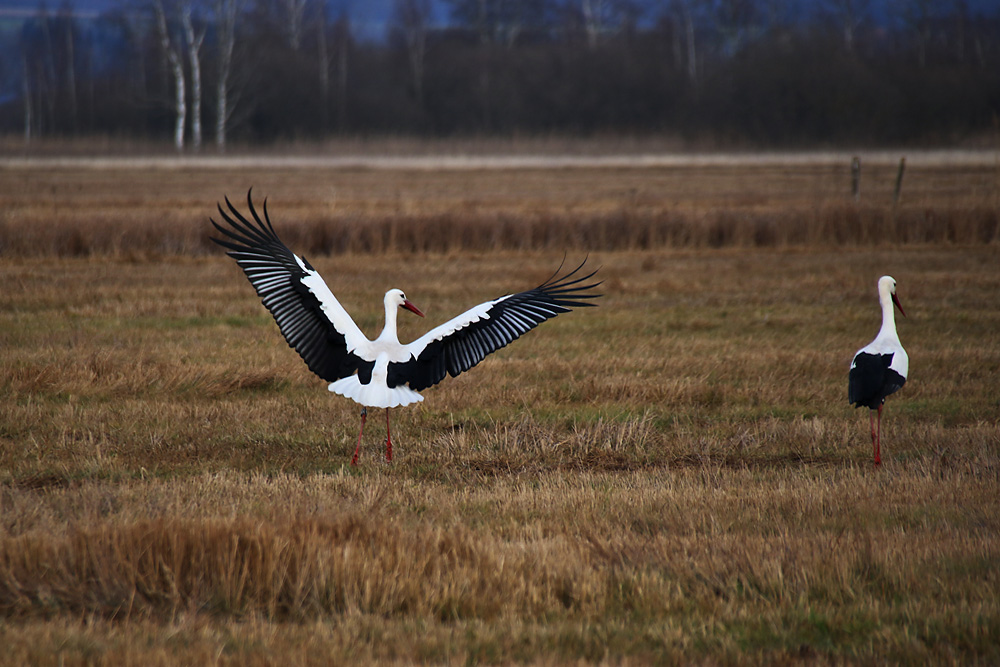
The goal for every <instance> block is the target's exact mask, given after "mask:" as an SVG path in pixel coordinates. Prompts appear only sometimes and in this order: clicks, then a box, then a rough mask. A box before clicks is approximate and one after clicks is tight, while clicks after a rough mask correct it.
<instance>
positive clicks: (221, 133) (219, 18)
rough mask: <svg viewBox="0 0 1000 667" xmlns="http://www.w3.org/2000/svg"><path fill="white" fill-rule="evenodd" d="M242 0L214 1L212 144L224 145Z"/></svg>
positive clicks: (223, 148)
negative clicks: (215, 60)
mask: <svg viewBox="0 0 1000 667" xmlns="http://www.w3.org/2000/svg"><path fill="white" fill-rule="evenodd" d="M244 4H245V0H215V2H214V5H213V7H214V13H215V17H214V18H215V29H216V31H217V41H218V45H217V48H218V74H217V78H216V81H215V145H216V147H217V148H218V149H219V150H220V151H223V150H225V148H226V133H227V131H228V128H229V119H230V116H231V115H232V109H231V106H230V103H229V76H230V73H231V72H232V68H233V49H234V47H235V45H236V22H237V20H238V18H239V16H240V12H241V11H243V7H244Z"/></svg>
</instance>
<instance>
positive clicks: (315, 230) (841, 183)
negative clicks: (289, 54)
mask: <svg viewBox="0 0 1000 667" xmlns="http://www.w3.org/2000/svg"><path fill="white" fill-rule="evenodd" d="M111 164H112V166H109V167H108V168H102V169H86V168H80V167H59V166H54V167H49V168H44V167H38V168H22V169H16V168H7V169H5V170H3V171H0V177H2V178H3V179H4V181H5V182H6V185H7V187H5V188H4V189H3V191H0V252H2V253H3V254H4V255H5V256H7V257H18V256H24V257H35V256H52V255H54V256H60V257H79V256H92V255H99V256H114V257H150V256H153V257H161V256H164V255H176V254H182V255H188V254H204V253H214V250H215V248H214V246H212V245H211V243H209V241H208V236H209V229H210V228H209V227H208V226H207V225H205V224H203V223H204V222H205V219H206V218H207V217H208V216H209V215H211V214H212V212H213V211H214V209H215V205H216V203H217V202H218V201H219V200H220V199H221V198H222V197H223V196H225V195H228V196H229V197H231V198H232V199H233V200H234V201H236V202H237V203H240V204H241V205H242V203H243V200H244V198H245V195H246V189H247V188H248V187H250V186H251V185H252V186H254V187H255V188H256V194H257V197H259V198H262V197H270V199H271V210H272V213H273V214H274V216H275V218H276V219H277V220H279V221H280V224H281V227H282V234H283V237H284V238H285V240H286V242H287V243H289V244H291V245H292V246H293V247H295V248H296V249H297V250H298V251H299V252H302V253H307V254H310V255H315V254H330V253H337V254H340V253H385V252H390V253H397V252H398V253H415V252H416V253H419V252H435V253H437V252H467V251H477V252H482V251H491V252H493V251H499V250H542V249H553V250H559V251H560V252H561V251H563V250H579V251H602V250H648V249H659V248H718V247H733V246H735V247H779V248H781V247H789V246H797V247H808V246H814V245H817V244H822V245H837V246H843V245H846V246H856V245H868V244H871V243H892V244H901V243H905V244H912V243H919V244H924V243H958V244H980V243H993V242H995V241H996V240H997V239H998V237H1000V213H998V211H1000V195H998V192H1000V171H998V170H997V167H996V165H986V166H984V165H982V164H977V163H973V164H969V165H959V166H937V165H934V164H928V165H925V166H920V165H919V164H918V165H916V166H912V167H910V168H909V169H908V171H907V178H906V184H907V188H906V189H905V190H904V196H903V199H902V201H901V202H900V203H899V205H898V206H893V205H892V185H893V183H894V177H895V172H894V167H893V166H891V165H886V164H874V165H872V166H870V167H868V168H866V170H865V184H866V188H865V190H864V191H863V198H862V199H861V201H860V202H855V201H853V200H852V199H851V197H850V192H849V187H850V186H849V184H850V174H849V167H848V165H847V164H845V165H843V167H842V168H839V167H831V166H828V165H818V166H813V167H809V166H803V165H798V164H793V165H781V164H777V165H775V164H770V163H765V164H763V165H761V166H757V167H752V168H748V167H745V166H739V167H727V166H720V165H713V166H707V167H698V168H694V167H657V168H647V167H636V168H631V169H628V168H616V169H591V168H566V169H556V170H544V169H499V170H497V169H459V170H451V171H447V172H445V173H444V174H442V173H441V172H440V171H428V170H422V169H421V170H410V171H405V170H404V171H391V170H383V169H360V168H353V169H352V168H348V169H330V168H317V169H305V168H300V169H285V170H274V169H268V168H254V167H247V168H243V169H227V168H204V167H203V168H197V167H192V168H188V169H169V168H152V169H139V170H128V169H122V168H115V167H114V166H113V165H114V163H111ZM120 184H121V185H120Z"/></svg>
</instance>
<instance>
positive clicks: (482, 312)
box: [388, 260, 601, 391]
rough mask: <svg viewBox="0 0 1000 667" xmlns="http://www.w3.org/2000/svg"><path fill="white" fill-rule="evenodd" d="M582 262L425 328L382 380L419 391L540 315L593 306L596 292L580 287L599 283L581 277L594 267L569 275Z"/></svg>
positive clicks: (531, 324) (474, 361)
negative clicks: (533, 285) (531, 286)
mask: <svg viewBox="0 0 1000 667" xmlns="http://www.w3.org/2000/svg"><path fill="white" fill-rule="evenodd" d="M584 264H586V260H584V261H583V262H582V263H581V264H580V266H578V267H576V268H575V269H573V270H572V271H570V272H569V273H567V274H566V275H564V276H562V277H559V271H556V273H555V274H553V276H552V277H551V278H550V279H549V280H547V281H545V282H544V283H542V284H541V285H539V286H538V287H536V288H534V289H530V290H527V291H525V292H519V293H517V294H508V295H507V296H503V297H500V298H499V299H495V300H493V301H487V302H485V303H481V304H479V305H478V306H476V307H474V308H470V309H469V310H467V311H465V312H464V313H462V314H461V315H459V316H458V317H455V318H452V319H451V320H449V321H447V322H445V323H444V324H442V325H441V326H439V327H436V328H434V329H432V330H431V331H429V332H427V333H426V334H424V335H423V336H421V337H420V338H418V339H417V340H415V341H413V342H412V343H410V344H409V345H407V346H406V348H407V349H408V350H409V352H410V354H411V355H412V358H411V359H410V361H406V362H400V363H390V364H389V374H388V385H389V386H390V387H396V386H399V385H402V384H408V385H409V387H410V388H411V389H414V390H416V391H420V390H421V389H425V388H427V387H430V386H431V385H435V384H437V383H438V382H440V381H441V380H443V379H444V377H445V375H446V374H450V375H451V376H452V377H455V376H456V375H458V374H459V373H463V372H465V371H467V370H469V369H470V368H472V367H473V366H475V365H476V364H478V363H479V362H480V361H482V360H483V359H484V358H485V357H486V356H487V355H488V354H490V353H492V352H495V351H497V350H499V349H500V348H502V347H504V346H506V345H507V344H508V343H510V342H512V341H513V340H515V339H517V338H519V337H520V336H521V335H522V334H524V333H527V332H528V331H530V330H531V329H534V328H535V327H536V326H538V325H539V324H541V323H542V322H544V321H545V320H548V319H550V318H553V317H555V316H556V315H558V314H560V313H566V312H569V311H570V310H571V309H573V308H581V307H587V306H594V305H596V304H594V303H590V302H589V301H587V299H596V298H597V297H599V296H601V295H600V294H593V293H590V294H587V293H585V292H586V291H587V290H590V289H593V288H595V287H597V286H598V285H600V284H601V283H600V282H590V283H588V282H587V281H588V280H590V278H592V277H593V276H594V274H595V273H597V271H596V270H595V271H591V272H590V273H588V274H585V275H581V276H579V277H574V276H576V275H577V274H578V273H580V271H581V270H582V269H583V266H584ZM561 268H562V267H560V269H561Z"/></svg>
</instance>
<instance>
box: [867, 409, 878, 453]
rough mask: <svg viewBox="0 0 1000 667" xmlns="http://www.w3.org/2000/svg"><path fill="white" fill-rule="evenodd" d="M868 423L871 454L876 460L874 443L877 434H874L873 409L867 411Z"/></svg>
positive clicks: (876, 451)
mask: <svg viewBox="0 0 1000 667" xmlns="http://www.w3.org/2000/svg"><path fill="white" fill-rule="evenodd" d="M868 425H869V426H870V427H871V432H872V455H873V456H874V457H875V460H876V461H877V460H878V450H877V448H876V444H875V442H876V437H877V436H876V435H875V411H874V410H869V411H868ZM875 465H878V464H877V463H876V464H875Z"/></svg>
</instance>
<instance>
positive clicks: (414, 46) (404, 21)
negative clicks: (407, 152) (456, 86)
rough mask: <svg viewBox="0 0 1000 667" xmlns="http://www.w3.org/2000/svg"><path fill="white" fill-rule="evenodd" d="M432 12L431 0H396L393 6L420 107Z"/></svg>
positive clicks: (422, 96)
mask: <svg viewBox="0 0 1000 667" xmlns="http://www.w3.org/2000/svg"><path fill="white" fill-rule="evenodd" d="M430 14H431V3H430V0H395V3H394V6H393V18H394V22H395V24H396V28H397V29H398V30H399V33H400V35H401V36H402V38H403V44H404V46H405V48H406V60H407V62H408V63H409V66H410V81H411V84H412V85H413V94H414V97H415V98H416V100H417V106H418V107H419V108H420V109H423V107H424V62H425V59H426V56H427V30H428V26H427V22H428V19H429V18H430Z"/></svg>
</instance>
